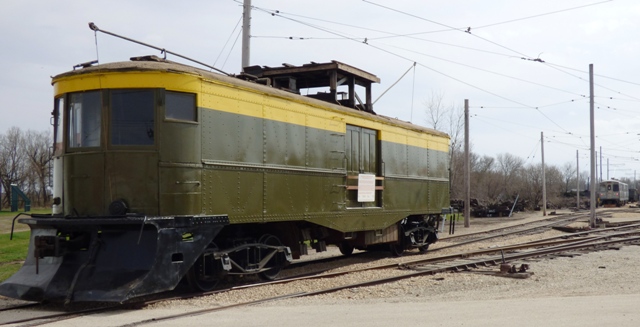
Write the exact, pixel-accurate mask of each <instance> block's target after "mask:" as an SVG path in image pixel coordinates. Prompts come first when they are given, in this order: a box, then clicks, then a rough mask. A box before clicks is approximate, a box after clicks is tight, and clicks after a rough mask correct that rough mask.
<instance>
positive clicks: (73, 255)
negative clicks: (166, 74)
mask: <svg viewBox="0 0 640 327" xmlns="http://www.w3.org/2000/svg"><path fill="white" fill-rule="evenodd" d="M100 69H102V68H100V67H85V68H83V69H81V70H79V71H72V72H68V73H64V74H61V75H58V76H56V77H54V79H53V85H54V93H55V101H54V110H53V113H52V114H53V125H54V144H55V145H54V194H53V195H54V208H53V214H52V215H32V217H31V218H23V219H20V220H19V221H20V222H21V223H25V224H28V225H29V227H30V228H31V240H30V245H29V254H28V256H27V260H26V261H25V263H24V265H23V267H22V268H21V269H20V271H19V272H18V273H16V274H15V275H14V276H12V277H10V278H9V279H7V280H6V281H5V282H3V283H2V284H0V294H2V295H5V296H10V297H14V298H20V299H24V300H30V301H45V300H51V301H61V300H64V301H66V302H69V301H96V300H100V301H116V302H120V301H124V300H126V299H129V298H132V297H137V296H141V295H145V294H152V293H157V292H161V291H164V290H171V289H173V288H175V286H176V285H177V284H178V282H179V281H180V280H181V279H182V277H183V276H185V275H186V274H187V272H188V271H190V269H191V268H192V267H193V266H194V263H195V262H196V260H197V258H198V257H199V256H200V254H201V253H202V252H203V251H204V250H205V248H207V246H208V245H209V244H210V243H211V242H212V240H213V238H214V237H215V236H216V235H217V234H218V233H219V232H220V230H221V229H222V228H223V226H224V225H228V223H229V219H228V216H227V215H224V214H223V215H202V214H201V212H202V211H201V210H200V207H199V205H200V202H201V201H199V197H200V191H199V188H200V178H199V174H200V170H201V169H200V168H201V167H200V166H199V165H198V164H197V163H199V161H200V152H199V151H200V141H199V137H198V136H199V133H200V126H199V123H198V121H199V119H198V111H197V108H196V95H195V93H188V92H182V91H171V90H167V89H166V88H164V87H163V85H162V80H161V79H160V80H159V79H158V76H151V77H150V75H151V74H152V73H151V74H150V73H148V72H147V74H143V73H140V72H123V71H121V70H118V66H117V65H116V66H113V64H112V65H111V66H108V67H107V68H106V69H104V70H100ZM127 74H128V75H127ZM165 82H166V81H165ZM161 162H164V164H161Z"/></svg>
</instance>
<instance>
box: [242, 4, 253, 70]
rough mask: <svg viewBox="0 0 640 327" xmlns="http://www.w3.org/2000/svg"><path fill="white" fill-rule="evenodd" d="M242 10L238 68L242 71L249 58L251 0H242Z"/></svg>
mask: <svg viewBox="0 0 640 327" xmlns="http://www.w3.org/2000/svg"><path fill="white" fill-rule="evenodd" d="M242 10H243V11H242V67H240V69H241V70H242V71H244V68H245V67H248V66H249V59H250V58H251V40H250V38H251V0H244V4H243V5H242Z"/></svg>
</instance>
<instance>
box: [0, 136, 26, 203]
mask: <svg viewBox="0 0 640 327" xmlns="http://www.w3.org/2000/svg"><path fill="white" fill-rule="evenodd" d="M23 148H24V138H23V133H22V131H21V130H20V128H18V127H15V126H14V127H11V128H9V130H8V131H7V133H6V134H5V135H0V177H1V178H2V187H3V188H4V190H5V192H6V194H7V195H9V192H10V190H11V185H12V184H16V185H18V187H22V186H24V181H25V176H26V175H27V164H26V160H25V153H24V151H23ZM4 202H5V205H6V206H8V205H9V204H10V199H9V196H7V197H5V199H4Z"/></svg>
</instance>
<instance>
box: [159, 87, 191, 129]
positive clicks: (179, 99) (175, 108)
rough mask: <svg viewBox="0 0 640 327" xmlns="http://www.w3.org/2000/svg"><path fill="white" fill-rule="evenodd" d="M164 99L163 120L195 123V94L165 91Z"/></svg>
mask: <svg viewBox="0 0 640 327" xmlns="http://www.w3.org/2000/svg"><path fill="white" fill-rule="evenodd" d="M165 97H166V100H165V115H164V118H166V119H174V120H184V121H190V122H195V121H197V119H198V118H197V117H198V116H197V114H196V95H195V94H191V93H180V92H171V91H167V92H166V93H165Z"/></svg>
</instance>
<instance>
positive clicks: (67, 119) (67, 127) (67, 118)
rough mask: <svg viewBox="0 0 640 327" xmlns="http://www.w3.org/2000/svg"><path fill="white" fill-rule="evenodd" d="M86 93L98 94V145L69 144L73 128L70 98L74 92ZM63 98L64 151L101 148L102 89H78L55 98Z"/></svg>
mask: <svg viewBox="0 0 640 327" xmlns="http://www.w3.org/2000/svg"><path fill="white" fill-rule="evenodd" d="M87 93H97V94H98V95H99V97H100V98H99V101H98V103H99V111H98V112H99V116H100V123H99V124H98V126H99V127H100V132H99V134H98V145H95V146H72V145H71V143H70V142H71V138H70V133H71V129H72V128H73V126H72V123H71V118H72V115H71V103H72V101H71V98H72V96H73V95H76V94H87ZM60 98H62V99H64V108H63V110H64V113H63V117H64V119H63V122H62V128H63V142H64V145H63V148H64V153H71V152H87V151H96V150H99V149H101V148H102V146H103V142H102V139H103V131H104V121H105V113H104V92H103V90H85V91H78V92H69V93H66V94H64V95H61V96H58V97H56V98H55V99H56V100H58V99H60Z"/></svg>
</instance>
